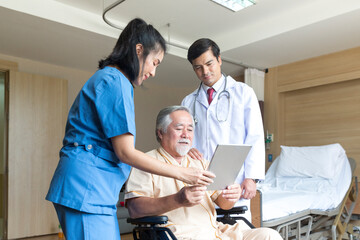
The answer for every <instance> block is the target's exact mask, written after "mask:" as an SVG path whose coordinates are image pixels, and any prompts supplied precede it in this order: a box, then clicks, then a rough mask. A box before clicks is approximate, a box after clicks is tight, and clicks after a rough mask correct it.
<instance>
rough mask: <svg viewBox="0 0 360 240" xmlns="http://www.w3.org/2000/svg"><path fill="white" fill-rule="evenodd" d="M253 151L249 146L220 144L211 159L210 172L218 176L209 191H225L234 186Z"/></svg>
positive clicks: (208, 187)
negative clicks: (227, 187) (249, 154)
mask: <svg viewBox="0 0 360 240" xmlns="http://www.w3.org/2000/svg"><path fill="white" fill-rule="evenodd" d="M250 149H251V146H249V145H235V144H227V145H221V144H219V145H218V146H217V147H216V149H215V153H214V155H213V157H212V159H211V162H210V165H209V168H208V171H210V172H213V173H214V174H215V175H216V178H214V182H213V183H212V184H210V185H209V186H207V189H208V190H223V189H225V188H226V186H229V185H232V184H233V183H234V182H235V180H236V177H237V175H238V174H239V172H240V170H241V167H242V166H243V164H244V162H245V159H246V157H247V155H248V153H249V151H250Z"/></svg>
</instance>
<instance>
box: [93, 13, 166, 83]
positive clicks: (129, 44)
mask: <svg viewBox="0 0 360 240" xmlns="http://www.w3.org/2000/svg"><path fill="white" fill-rule="evenodd" d="M139 43H140V44H142V45H143V57H144V62H145V60H146V57H147V56H148V55H149V53H150V52H151V51H155V52H159V51H160V50H162V51H164V53H165V52H166V42H165V39H164V38H163V37H162V36H161V34H160V33H159V32H158V31H157V30H156V29H155V28H154V27H153V26H152V25H150V24H147V23H146V22H145V21H144V20H142V19H140V18H135V19H133V20H132V21H130V22H129V23H128V25H127V26H126V27H125V28H124V30H123V31H122V32H121V34H120V36H119V39H118V40H117V42H116V45H115V47H114V49H113V51H112V53H111V54H110V55H109V56H108V57H107V58H105V59H102V60H100V61H99V69H103V68H104V67H106V66H109V65H114V66H117V67H118V68H119V69H121V71H123V73H124V74H125V75H126V76H127V77H128V78H129V80H130V82H133V81H135V80H136V79H137V77H138V76H139V73H140V64H139V59H138V56H137V54H136V44H139ZM143 66H144V65H143Z"/></svg>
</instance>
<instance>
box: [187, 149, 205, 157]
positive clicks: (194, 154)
mask: <svg viewBox="0 0 360 240" xmlns="http://www.w3.org/2000/svg"><path fill="white" fill-rule="evenodd" d="M188 154H189V156H190V157H191V158H193V159H197V160H202V159H203V154H202V153H201V152H199V150H197V149H196V148H192V149H190V150H189V152H188Z"/></svg>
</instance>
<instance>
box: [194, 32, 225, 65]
mask: <svg viewBox="0 0 360 240" xmlns="http://www.w3.org/2000/svg"><path fill="white" fill-rule="evenodd" d="M209 48H210V50H211V51H212V53H213V54H214V56H215V57H216V60H218V61H219V56H220V48H219V46H218V45H217V44H216V43H215V42H214V41H213V40H211V39H209V38H200V39H198V40H196V41H195V42H194V43H193V44H192V45H191V46H190V48H189V50H188V54H187V59H188V60H189V62H190V63H191V64H192V61H193V60H194V59H196V58H198V57H200V55H201V54H203V53H204V52H206V51H208V50H209Z"/></svg>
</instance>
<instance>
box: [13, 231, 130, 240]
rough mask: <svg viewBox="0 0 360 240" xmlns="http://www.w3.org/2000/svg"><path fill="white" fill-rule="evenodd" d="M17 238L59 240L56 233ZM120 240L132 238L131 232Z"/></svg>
mask: <svg viewBox="0 0 360 240" xmlns="http://www.w3.org/2000/svg"><path fill="white" fill-rule="evenodd" d="M18 240H60V238H59V237H58V235H57V234H55V235H46V236H41V237H31V238H21V239H18ZM121 240H133V237H132V233H130V234H123V235H121Z"/></svg>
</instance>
